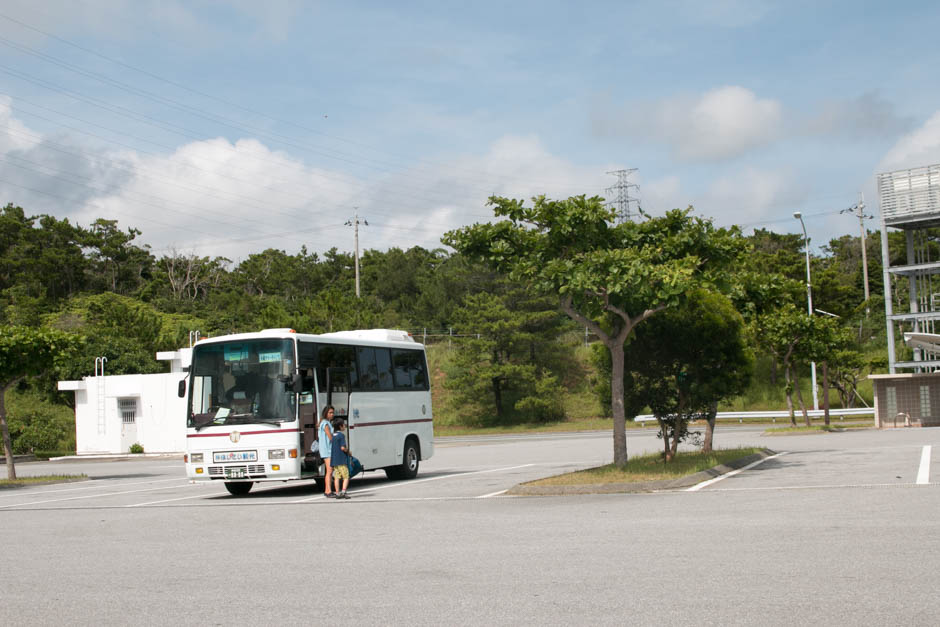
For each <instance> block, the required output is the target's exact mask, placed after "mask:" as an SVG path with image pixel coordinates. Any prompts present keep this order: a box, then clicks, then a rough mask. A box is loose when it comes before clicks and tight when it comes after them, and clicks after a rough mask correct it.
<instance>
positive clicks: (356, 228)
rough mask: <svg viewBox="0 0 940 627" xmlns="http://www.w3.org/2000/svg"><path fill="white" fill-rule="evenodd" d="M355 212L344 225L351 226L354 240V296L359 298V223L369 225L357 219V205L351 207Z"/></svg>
mask: <svg viewBox="0 0 940 627" xmlns="http://www.w3.org/2000/svg"><path fill="white" fill-rule="evenodd" d="M353 209H355V211H356V213H355V216H354V217H353V219H352V220H346V226H351V227H353V236H354V239H355V240H356V298H359V225H360V224H362V225H364V226H369V223H368V222H367V221H366V220H362V221H361V222H360V220H359V207H353Z"/></svg>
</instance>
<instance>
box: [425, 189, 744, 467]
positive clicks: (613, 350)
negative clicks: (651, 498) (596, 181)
mask: <svg viewBox="0 0 940 627" xmlns="http://www.w3.org/2000/svg"><path fill="white" fill-rule="evenodd" d="M490 204H491V205H492V206H493V207H494V212H495V214H496V216H498V217H503V218H506V219H505V220H502V221H500V222H497V223H495V224H476V225H473V226H469V227H464V228H462V229H458V230H455V231H450V232H449V233H447V234H445V236H444V239H443V241H444V243H446V244H448V245H449V246H452V247H453V248H455V249H457V250H458V251H460V252H461V253H463V254H466V255H469V256H471V257H474V258H478V259H482V260H485V261H486V262H487V263H488V264H490V265H491V266H492V267H494V268H495V269H497V270H499V271H501V272H505V273H507V274H508V276H509V278H510V279H512V280H514V281H517V282H520V283H522V284H524V285H525V286H527V288H529V289H531V290H532V291H533V292H535V293H540V294H546V295H547V294H551V295H554V296H555V298H556V299H557V301H558V304H559V306H560V307H561V309H562V311H564V312H565V313H566V314H567V315H568V316H569V317H570V318H571V319H572V320H574V321H576V322H577V323H578V324H580V325H581V326H584V327H587V328H589V329H590V330H591V331H593V332H594V333H595V334H596V335H597V337H599V338H600V339H601V341H602V342H603V343H604V345H605V346H606V347H607V349H608V350H609V351H610V354H611V364H612V376H611V407H612V413H613V420H614V442H613V448H614V463H616V464H619V465H622V464H625V463H626V461H627V441H626V416H625V408H624V391H623V367H624V343H625V342H626V341H627V338H628V337H629V336H630V334H631V333H632V332H633V330H634V329H635V328H636V326H637V325H638V324H640V323H641V322H643V321H644V320H646V319H648V318H649V317H650V316H653V315H655V314H656V313H657V312H660V311H662V310H664V309H666V308H667V307H670V306H673V305H675V304H677V303H679V302H680V301H681V300H682V298H683V295H684V294H686V293H688V292H689V291H690V290H691V289H693V288H695V287H696V286H698V285H700V284H702V283H705V282H707V281H709V280H711V279H715V278H717V277H716V276H714V274H713V271H714V270H715V269H716V268H720V267H723V266H724V265H725V264H727V263H729V262H731V261H732V260H733V259H735V258H737V256H738V255H739V254H740V253H741V251H742V250H743V248H744V246H743V240H741V238H739V237H737V231H736V229H734V230H730V231H728V230H724V229H716V228H714V226H713V225H712V224H711V222H710V221H708V220H704V219H702V218H697V217H693V216H692V215H691V209H690V210H686V211H680V210H674V211H670V212H668V213H667V214H666V215H665V216H663V217H660V218H648V219H646V220H644V221H642V222H639V223H634V222H626V223H623V224H619V225H614V224H612V223H613V221H614V220H615V217H616V216H615V213H614V212H613V211H612V210H610V209H608V208H606V207H604V204H603V199H601V198H599V197H593V198H586V197H584V196H575V197H571V198H568V199H567V200H560V201H555V200H548V199H547V198H545V197H544V196H539V197H536V198H534V199H533V205H532V206H531V207H526V206H525V205H524V204H523V202H522V201H519V200H511V199H507V198H499V197H493V198H491V199H490Z"/></svg>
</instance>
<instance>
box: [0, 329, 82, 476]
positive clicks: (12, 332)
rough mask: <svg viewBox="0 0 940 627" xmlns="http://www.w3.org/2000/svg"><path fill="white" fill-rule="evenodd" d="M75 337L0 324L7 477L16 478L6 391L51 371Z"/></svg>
mask: <svg viewBox="0 0 940 627" xmlns="http://www.w3.org/2000/svg"><path fill="white" fill-rule="evenodd" d="M79 344H80V339H79V338H78V337H77V336H74V335H71V334H68V333H63V332H61V331H55V330H50V329H35V328H30V327H15V326H3V327H0V431H2V435H3V450H4V453H5V454H6V460H7V461H6V466H7V478H8V479H16V466H15V464H14V463H13V442H12V440H11V439H10V430H9V428H8V426H7V412H6V393H7V390H9V389H10V388H11V387H13V386H14V385H16V384H17V383H19V382H20V381H21V380H23V379H24V378H26V377H29V376H35V375H40V374H43V373H44V372H46V371H48V370H51V369H52V368H53V367H54V366H56V365H57V364H58V363H59V362H61V361H62V360H63V359H66V358H68V356H69V355H70V354H71V353H72V352H73V351H75V350H76V348H77V347H78V345H79Z"/></svg>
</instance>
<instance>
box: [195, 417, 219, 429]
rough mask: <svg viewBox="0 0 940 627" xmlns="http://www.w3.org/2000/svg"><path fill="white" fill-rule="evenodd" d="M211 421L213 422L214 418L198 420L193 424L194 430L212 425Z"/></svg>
mask: <svg viewBox="0 0 940 627" xmlns="http://www.w3.org/2000/svg"><path fill="white" fill-rule="evenodd" d="M213 423H215V418H210V419H209V420H207V421H205V422H200V423H199V424H198V425H194V427H195V429H196V431H199V430H200V429H205V428H206V427H209V426H212V424H213Z"/></svg>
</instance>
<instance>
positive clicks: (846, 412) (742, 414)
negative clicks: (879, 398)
mask: <svg viewBox="0 0 940 627" xmlns="http://www.w3.org/2000/svg"><path fill="white" fill-rule="evenodd" d="M806 413H807V414H809V416H810V417H811V418H821V417H823V416H825V411H824V410H822V409H807V410H806ZM794 414H795V415H796V416H798V417H799V418H802V417H803V412H802V411H801V410H799V409H797V410H794ZM829 415H830V416H838V418H839V420H840V421H841V420H845V418H846V416H848V417H850V418H851V417H855V416H872V417H874V415H875V409H874V408H873V407H856V408H851V409H830V410H829ZM747 418H770V419H771V420H772V421H773V422H775V423H776V422H777V418H785V419H787V420H789V419H790V412H789V411H787V410H783V411H720V412H718V414H717V415H716V419H717V420H737V421H738V422H742V423H743V422H744V420H745V419H747ZM635 420H636V422H650V421H655V420H656V418H655V417H654V416H653V415H652V414H642V415H640V416H637V417H636V419H635Z"/></svg>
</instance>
